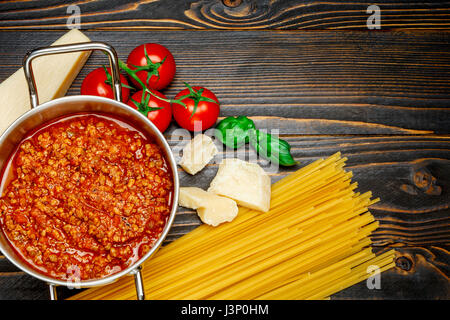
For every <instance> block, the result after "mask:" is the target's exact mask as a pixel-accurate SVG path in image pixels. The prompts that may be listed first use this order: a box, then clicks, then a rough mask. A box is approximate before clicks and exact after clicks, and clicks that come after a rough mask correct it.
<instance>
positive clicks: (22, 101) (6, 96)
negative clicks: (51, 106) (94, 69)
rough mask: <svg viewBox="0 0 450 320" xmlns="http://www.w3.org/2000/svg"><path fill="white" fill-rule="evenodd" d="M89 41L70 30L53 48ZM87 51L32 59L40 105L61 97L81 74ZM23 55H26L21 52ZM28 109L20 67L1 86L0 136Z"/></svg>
mask: <svg viewBox="0 0 450 320" xmlns="http://www.w3.org/2000/svg"><path fill="white" fill-rule="evenodd" d="M88 41H90V40H89V38H88V37H86V36H85V35H84V34H83V33H82V32H81V31H79V30H77V29H72V30H71V31H69V32H67V33H66V34H64V35H63V36H62V37H61V38H59V39H58V40H57V41H56V42H54V43H53V44H52V45H62V44H71V43H78V42H88ZM89 54H90V52H89V51H84V52H73V53H63V54H52V55H48V56H44V57H38V58H36V59H35V60H33V74H34V77H35V82H36V88H37V93H38V98H39V103H44V102H47V101H49V100H52V99H55V98H59V97H62V96H64V95H65V94H66V92H67V90H68V89H69V87H70V86H71V85H72V82H73V80H74V79H75V77H76V76H77V75H78V72H80V70H81V68H82V67H83V65H84V63H85V62H86V60H87V59H88V57H89ZM24 55H25V52H24ZM30 108H31V104H30V94H29V91H28V84H27V81H26V80H25V74H24V71H23V68H20V69H19V70H17V71H16V72H15V73H14V74H12V75H11V76H10V77H9V78H8V79H6V80H4V81H3V82H2V83H0V113H1V115H2V116H1V118H0V134H2V133H3V132H4V131H5V130H6V128H7V127H8V126H9V125H10V124H11V123H13V122H14V120H16V119H17V118H19V117H20V116H21V115H22V114H24V113H25V112H26V111H28V110H29V109H30Z"/></svg>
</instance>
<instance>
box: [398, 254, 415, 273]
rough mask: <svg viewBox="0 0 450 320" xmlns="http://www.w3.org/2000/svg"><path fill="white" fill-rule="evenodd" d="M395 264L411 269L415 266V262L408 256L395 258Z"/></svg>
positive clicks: (403, 268)
mask: <svg viewBox="0 0 450 320" xmlns="http://www.w3.org/2000/svg"><path fill="white" fill-rule="evenodd" d="M395 265H396V266H397V267H399V268H400V269H402V270H405V271H409V270H411V268H412V266H413V262H412V261H411V259H409V258H407V257H399V258H397V260H395Z"/></svg>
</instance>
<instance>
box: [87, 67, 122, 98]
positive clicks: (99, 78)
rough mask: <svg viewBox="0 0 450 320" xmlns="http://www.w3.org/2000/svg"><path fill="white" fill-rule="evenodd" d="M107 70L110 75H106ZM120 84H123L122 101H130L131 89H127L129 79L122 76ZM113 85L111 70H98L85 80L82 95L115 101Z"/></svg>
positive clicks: (101, 68) (103, 68) (102, 68)
mask: <svg viewBox="0 0 450 320" xmlns="http://www.w3.org/2000/svg"><path fill="white" fill-rule="evenodd" d="M105 69H106V70H108V74H106V72H105ZM120 82H121V83H122V101H128V98H129V97H130V89H129V88H127V87H129V85H128V81H127V78H125V76H124V75H122V74H121V75H120ZM111 83H112V76H111V68H106V67H100V68H97V69H95V70H93V71H91V72H90V73H89V74H88V75H87V76H86V78H84V80H83V83H82V84H81V94H82V95H91V96H100V97H106V98H110V99H114V93H113V89H112V86H111Z"/></svg>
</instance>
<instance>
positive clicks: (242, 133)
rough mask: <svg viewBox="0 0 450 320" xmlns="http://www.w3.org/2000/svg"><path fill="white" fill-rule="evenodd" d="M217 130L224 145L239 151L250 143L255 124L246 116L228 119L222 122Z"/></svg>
mask: <svg viewBox="0 0 450 320" xmlns="http://www.w3.org/2000/svg"><path fill="white" fill-rule="evenodd" d="M216 129H217V136H218V138H219V140H220V141H222V143H223V144H224V145H226V146H227V147H229V148H233V149H237V148H240V147H241V146H243V145H244V144H246V143H248V142H249V138H250V133H251V132H252V131H253V130H255V124H254V123H253V121H252V120H250V119H249V118H247V117H244V116H239V117H228V118H225V119H223V120H222V121H220V122H219V124H218V125H217V127H216Z"/></svg>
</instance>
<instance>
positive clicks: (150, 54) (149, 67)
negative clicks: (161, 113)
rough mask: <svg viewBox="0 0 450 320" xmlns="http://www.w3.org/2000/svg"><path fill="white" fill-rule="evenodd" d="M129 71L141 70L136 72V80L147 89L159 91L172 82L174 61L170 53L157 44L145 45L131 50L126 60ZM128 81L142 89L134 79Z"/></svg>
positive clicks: (174, 68) (174, 69)
mask: <svg viewBox="0 0 450 320" xmlns="http://www.w3.org/2000/svg"><path fill="white" fill-rule="evenodd" d="M127 65H128V67H129V68H130V69H131V70H136V68H139V69H142V70H140V71H137V72H136V75H137V76H138V78H139V79H140V80H141V81H142V82H143V83H144V84H145V85H146V86H147V88H149V89H154V90H161V89H164V88H165V87H167V86H168V85H169V83H171V82H172V80H173V77H174V76H175V71H176V67H175V59H174V58H173V55H172V53H170V51H169V50H168V49H167V48H166V47H164V46H162V45H160V44H157V43H146V44H142V45H140V46H139V47H136V48H134V49H133V51H131V52H130V54H129V55H128V59H127ZM130 80H131V81H132V82H133V83H134V84H135V85H136V86H137V87H139V88H140V87H142V86H141V85H140V84H139V83H138V82H137V81H136V80H135V79H133V78H131V77H130Z"/></svg>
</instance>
